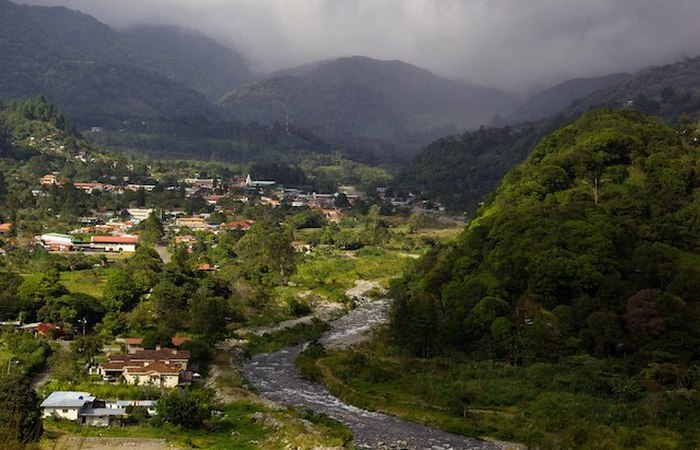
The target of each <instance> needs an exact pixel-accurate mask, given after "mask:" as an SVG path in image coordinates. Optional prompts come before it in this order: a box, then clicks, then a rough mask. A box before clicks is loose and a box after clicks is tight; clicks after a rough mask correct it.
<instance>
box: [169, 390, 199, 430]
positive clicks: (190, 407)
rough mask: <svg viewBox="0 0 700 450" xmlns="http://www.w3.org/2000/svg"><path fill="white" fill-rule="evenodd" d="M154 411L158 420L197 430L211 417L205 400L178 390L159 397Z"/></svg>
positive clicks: (189, 392)
mask: <svg viewBox="0 0 700 450" xmlns="http://www.w3.org/2000/svg"><path fill="white" fill-rule="evenodd" d="M156 411H157V412H158V416H157V417H158V419H159V420H162V421H163V422H167V423H172V424H173V425H180V426H182V427H184V428H199V427H201V426H202V425H203V424H204V421H205V420H207V419H209V418H210V416H211V411H210V410H209V406H208V404H207V399H206V398H202V397H201V395H195V393H193V392H191V391H186V390H179V389H175V390H173V391H170V392H169V393H166V394H164V395H163V396H161V398H160V399H159V400H158V405H157V406H156Z"/></svg>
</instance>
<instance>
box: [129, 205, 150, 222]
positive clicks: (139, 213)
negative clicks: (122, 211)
mask: <svg viewBox="0 0 700 450" xmlns="http://www.w3.org/2000/svg"><path fill="white" fill-rule="evenodd" d="M126 212H128V213H129V215H130V216H131V217H133V218H134V219H136V220H138V221H144V220H146V219H148V216H150V215H151V213H152V212H153V208H128V209H127V210H126Z"/></svg>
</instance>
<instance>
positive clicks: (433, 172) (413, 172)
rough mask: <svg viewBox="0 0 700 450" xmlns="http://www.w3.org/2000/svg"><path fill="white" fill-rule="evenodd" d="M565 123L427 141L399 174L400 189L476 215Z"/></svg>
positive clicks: (546, 122) (554, 121) (397, 184)
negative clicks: (512, 171)
mask: <svg viewBox="0 0 700 450" xmlns="http://www.w3.org/2000/svg"><path fill="white" fill-rule="evenodd" d="M560 124H561V121H559V120H551V121H542V122H539V123H532V124H530V125H528V126H523V127H510V126H505V127H500V128H480V129H479V130H477V131H470V132H467V133H464V134H462V135H457V136H450V137H446V138H442V139H438V140H437V141H435V142H433V143H431V144H429V145H428V146H426V147H425V148H424V149H422V150H421V151H420V152H419V153H418V154H417V155H416V156H415V157H414V158H413V159H412V160H411V162H410V163H409V164H407V165H406V166H404V168H403V169H402V170H401V171H400V172H399V175H398V176H397V179H396V186H397V187H398V189H399V190H400V191H412V192H421V193H422V195H423V196H425V197H426V198H429V199H431V200H433V201H439V202H440V203H442V204H444V205H445V206H447V207H448V208H449V209H451V210H453V211H464V212H466V213H468V214H473V213H474V212H475V211H476V209H477V208H478V205H479V204H480V203H481V202H482V200H484V198H485V197H486V196H487V195H488V194H489V193H490V192H491V191H493V189H495V188H496V186H498V184H499V183H500V182H501V180H502V179H503V175H504V174H505V173H507V172H508V171H509V170H510V169H511V168H513V167H514V166H516V165H517V164H518V163H520V162H521V161H523V160H525V159H526V158H527V157H528V155H529V154H530V152H532V150H533V149H534V148H535V146H536V145H537V142H538V141H539V140H540V139H542V138H543V137H544V136H545V135H546V134H547V133H548V132H551V131H553V130H555V129H556V127H557V125H560Z"/></svg>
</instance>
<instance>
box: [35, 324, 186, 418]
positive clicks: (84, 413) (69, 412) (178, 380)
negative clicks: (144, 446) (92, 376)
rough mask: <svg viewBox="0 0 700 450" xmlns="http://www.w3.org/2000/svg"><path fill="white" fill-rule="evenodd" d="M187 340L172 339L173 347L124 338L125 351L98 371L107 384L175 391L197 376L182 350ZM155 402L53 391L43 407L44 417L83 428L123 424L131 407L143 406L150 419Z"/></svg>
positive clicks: (111, 357) (111, 358)
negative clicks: (153, 346)
mask: <svg viewBox="0 0 700 450" xmlns="http://www.w3.org/2000/svg"><path fill="white" fill-rule="evenodd" d="M188 340H189V339H188V338H179V337H175V338H173V339H172V342H171V343H172V345H173V348H161V347H156V349H155V350H147V349H144V348H143V347H142V345H141V344H142V342H143V339H141V338H122V339H118V340H117V343H118V344H121V347H123V348H124V352H122V353H115V354H110V355H108V356H107V361H105V362H103V363H101V364H100V365H99V366H97V368H96V373H99V374H100V375H101V376H102V378H103V380H104V381H105V382H124V383H126V384H130V385H137V386H152V387H161V388H175V387H178V386H181V385H184V384H187V383H189V382H190V381H192V379H193V378H196V377H197V374H196V373H194V372H193V371H192V370H190V369H191V367H190V353H189V352H188V351H187V350H182V349H180V348H179V347H180V346H181V345H182V344H184V343H185V342H187V341H188ZM155 406H156V401H154V400H99V399H97V398H96V397H95V396H93V395H91V394H90V393H89V392H77V391H54V392H52V393H51V395H49V396H48V397H47V398H46V400H44V401H43V402H42V403H41V405H40V408H41V411H42V416H43V417H44V418H56V419H66V420H71V421H74V422H77V423H79V424H81V425H93V426H110V425H120V424H121V423H122V421H123V419H124V418H126V417H127V416H128V414H129V408H130V407H142V408H144V409H145V410H146V412H147V413H148V415H149V416H152V415H154V414H155V413H156V411H155Z"/></svg>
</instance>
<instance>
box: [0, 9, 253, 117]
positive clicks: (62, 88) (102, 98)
mask: <svg viewBox="0 0 700 450" xmlns="http://www.w3.org/2000/svg"><path fill="white" fill-rule="evenodd" d="M0 55H2V65H0V97H12V98H19V97H34V96H36V95H39V94H42V95H45V96H46V98H47V99H49V100H50V101H52V102H54V103H56V104H58V105H59V106H60V107H61V109H62V110H64V111H65V112H66V113H67V114H68V115H69V116H71V118H72V119H73V120H74V121H76V123H78V124H79V125H82V126H88V125H105V124H112V123H113V124H117V123H121V122H122V121H124V120H151V119H158V118H162V117H172V116H177V115H180V114H185V115H205V116H207V117H213V116H216V115H217V111H216V108H215V107H213V105H211V103H210V102H209V101H208V100H207V99H206V97H205V95H210V96H211V97H212V98H214V97H218V96H220V95H221V94H222V93H223V92H225V91H227V90H229V89H230V88H231V87H233V86H235V85H237V84H239V83H240V82H241V81H242V80H244V79H245V78H247V77H248V76H249V71H248V68H247V65H246V64H245V60H244V59H243V58H242V57H241V56H240V55H238V54H237V53H235V52H233V51H231V50H229V49H227V48H225V47H223V46H220V45H219V44H216V43H215V42H214V41H212V40H210V39H208V38H205V37H203V36H201V35H198V34H196V33H194V32H188V31H182V30H178V29H175V28H171V27H165V28H163V27H161V28H138V29H133V30H129V31H126V32H123V33H120V32H118V31H116V30H113V29H112V28H110V27H109V26H107V25H105V24H103V23H101V22H99V21H97V20H96V19H94V18H93V17H91V16H88V15H86V14H82V13H80V12H77V11H72V10H69V9H66V8H63V7H50V8H49V7H36V6H26V5H17V4H15V3H12V2H9V1H7V0H0ZM207 61H210V62H207ZM98 120H99V123H97V121H98Z"/></svg>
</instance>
